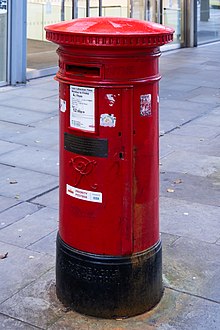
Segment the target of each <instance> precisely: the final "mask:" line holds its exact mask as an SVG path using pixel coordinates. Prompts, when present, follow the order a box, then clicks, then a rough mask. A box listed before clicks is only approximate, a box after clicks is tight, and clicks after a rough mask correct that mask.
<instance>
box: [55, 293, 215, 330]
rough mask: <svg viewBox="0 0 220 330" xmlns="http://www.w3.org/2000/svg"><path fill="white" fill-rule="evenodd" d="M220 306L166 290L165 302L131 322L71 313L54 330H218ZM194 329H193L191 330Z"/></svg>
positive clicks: (56, 323)
mask: <svg viewBox="0 0 220 330" xmlns="http://www.w3.org/2000/svg"><path fill="white" fill-rule="evenodd" d="M219 310H220V306H219V304H216V303H213V302H209V301H206V300H204V299H200V298H197V297H190V296H188V295H186V294H181V293H179V292H175V291H173V290H170V289H166V290H165V293H164V296H163V298H162V300H161V302H160V303H159V304H158V305H157V306H156V308H154V309H153V310H152V311H150V312H148V313H144V314H142V315H140V316H136V317H132V318H129V319H124V320H122V319H119V320H102V319H96V318H92V317H86V316H83V315H79V314H77V313H75V312H72V311H70V312H67V313H66V314H65V315H64V316H63V317H62V318H61V319H60V320H58V321H57V322H55V324H53V325H52V326H50V327H49V329H50V330H59V329H65V330H72V329H74V330H75V329H76V330H84V329H85V330H87V329H88V330H143V329H144V330H154V329H160V330H165V329H167V330H170V329H172V330H176V329H178V330H180V329H181V330H189V329H198V330H206V329H213V330H214V329H216V330H217V327H216V324H218V322H219V318H220V317H219ZM191 326H192V327H191Z"/></svg>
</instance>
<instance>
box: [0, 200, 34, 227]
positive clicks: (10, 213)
mask: <svg viewBox="0 0 220 330" xmlns="http://www.w3.org/2000/svg"><path fill="white" fill-rule="evenodd" d="M39 209H40V207H39V206H38V205H35V204H31V203H26V202H23V203H19V204H17V205H15V206H12V207H10V208H9V209H7V210H6V211H3V212H1V220H0V232H1V229H3V228H5V227H7V226H9V225H11V224H12V223H14V222H17V221H18V220H21V219H23V218H25V217H28V216H29V215H31V214H32V213H35V212H37V211H39Z"/></svg>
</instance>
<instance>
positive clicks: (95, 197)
mask: <svg viewBox="0 0 220 330" xmlns="http://www.w3.org/2000/svg"><path fill="white" fill-rule="evenodd" d="M66 193H67V195H69V196H71V197H74V198H78V199H82V200H85V201H87V202H95V203H102V193H101V192H96V191H90V190H83V189H79V188H76V187H72V186H70V185H69V184H67V185H66Z"/></svg>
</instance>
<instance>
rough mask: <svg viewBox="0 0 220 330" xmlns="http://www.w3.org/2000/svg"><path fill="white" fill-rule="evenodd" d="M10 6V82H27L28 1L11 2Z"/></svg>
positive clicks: (13, 83) (12, 83) (15, 83)
mask: <svg viewBox="0 0 220 330" xmlns="http://www.w3.org/2000/svg"><path fill="white" fill-rule="evenodd" d="M9 8H10V15H11V17H10V22H11V26H10V34H11V35H10V40H11V42H10V48H11V51H10V54H11V55H10V65H9V67H10V70H9V72H10V73H9V75H10V83H11V85H17V84H20V83H26V67H27V1H26V0H20V1H13V0H10V2H9Z"/></svg>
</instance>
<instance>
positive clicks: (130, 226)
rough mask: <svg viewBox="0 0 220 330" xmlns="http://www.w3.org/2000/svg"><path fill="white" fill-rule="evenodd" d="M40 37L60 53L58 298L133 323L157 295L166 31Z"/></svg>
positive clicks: (120, 21)
mask: <svg viewBox="0 0 220 330" xmlns="http://www.w3.org/2000/svg"><path fill="white" fill-rule="evenodd" d="M45 29H46V37H47V40H50V41H52V42H54V43H57V44H58V45H59V48H58V50H57V53H58V55H59V71H58V73H57V75H56V79H57V80H58V81H59V86H60V92H59V97H60V103H59V105H60V223H59V233H58V237H57V260H56V288H57V295H58V298H59V299H60V300H61V301H62V302H63V303H65V304H67V305H69V306H71V307H72V308H74V309H75V310H76V311H78V312H81V313H85V314H89V315H94V316H98V317H106V318H116V317H127V316H132V315H136V314H140V313H142V312H145V311H147V310H149V309H150V308H152V307H153V306H154V305H155V304H157V303H158V302H159V300H160V298H161V296H162V293H163V286H162V258H161V241H160V236H159V219H158V187H159V184H158V183H159V179H158V177H159V175H158V164H159V160H158V102H159V97H158V81H159V79H160V75H159V72H158V60H159V56H160V50H159V46H161V45H164V44H166V43H168V42H170V41H172V38H173V32H174V31H173V30H172V29H170V28H167V27H164V26H162V25H159V24H155V23H150V22H145V21H138V20H135V19H127V18H101V17H99V18H84V19H75V20H72V21H69V22H62V23H58V24H55V25H51V26H47V27H46V28H45Z"/></svg>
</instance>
